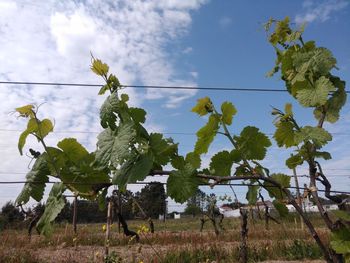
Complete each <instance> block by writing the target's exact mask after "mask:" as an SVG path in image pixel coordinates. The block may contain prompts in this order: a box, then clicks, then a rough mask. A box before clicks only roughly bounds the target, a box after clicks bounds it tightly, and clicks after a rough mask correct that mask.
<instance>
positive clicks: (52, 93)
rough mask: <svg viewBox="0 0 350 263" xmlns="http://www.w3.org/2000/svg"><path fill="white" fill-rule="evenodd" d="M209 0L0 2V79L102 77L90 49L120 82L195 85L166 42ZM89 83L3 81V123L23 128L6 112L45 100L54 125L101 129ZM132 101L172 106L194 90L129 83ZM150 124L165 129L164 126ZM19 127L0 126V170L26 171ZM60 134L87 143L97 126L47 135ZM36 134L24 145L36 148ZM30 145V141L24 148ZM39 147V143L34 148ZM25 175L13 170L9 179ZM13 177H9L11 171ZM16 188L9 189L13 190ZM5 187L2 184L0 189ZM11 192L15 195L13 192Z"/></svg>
mask: <svg viewBox="0 0 350 263" xmlns="http://www.w3.org/2000/svg"><path fill="white" fill-rule="evenodd" d="M206 2H207V1H206V0H190V1H182V0H167V1H157V0H149V1H141V0H133V1H127V0H119V1H114V0H108V1H97V0H87V1H70V0H63V1H54V0H48V1H44V2H43V1H23V0H15V1H12V0H2V1H1V2H0V32H1V38H0V46H1V49H0V60H1V62H2V63H0V79H1V80H13V81H34V82H35V81H40V82H75V83H78V82H83V83H96V82H97V83H99V82H102V81H101V80H100V79H98V78H97V77H96V76H94V75H93V74H92V73H91V72H90V69H89V64H90V52H92V53H93V54H94V56H95V57H98V58H101V59H102V60H103V61H105V62H107V63H108V64H109V65H110V69H111V72H114V73H115V74H116V75H117V76H118V77H119V78H120V81H121V82H122V83H124V84H133V83H136V82H137V83H143V84H146V85H149V84H158V85H159V84H160V85H196V83H195V82H194V81H193V78H192V77H191V75H190V73H188V72H187V74H185V75H187V76H188V79H182V78H178V76H179V75H184V74H183V73H186V72H178V70H177V69H176V68H175V66H174V64H173V62H174V61H173V60H172V57H171V52H168V50H167V49H166V48H165V47H166V45H167V44H168V43H170V41H173V40H177V39H179V38H180V37H182V36H183V35H184V34H186V33H187V32H188V30H189V28H190V25H191V22H192V18H191V12H192V11H194V10H197V9H199V8H200V7H201V6H202V5H203V4H205V3H206ZM97 92H98V88H93V87H43V86H35V85H32V86H2V87H1V89H0V100H1V101H2V106H1V111H0V126H1V127H3V128H7V129H23V128H24V126H25V122H24V121H23V120H18V119H16V118H15V117H14V116H9V115H8V114H7V113H8V112H10V111H11V110H13V109H14V108H15V107H18V106H21V105H25V104H28V103H38V104H40V103H43V102H46V104H44V105H43V106H42V107H41V112H40V116H41V117H49V118H51V119H54V120H55V123H56V126H55V130H80V131H90V130H96V131H98V130H99V129H100V126H99V120H98V109H99V107H100V105H101V103H102V100H103V97H98V96H97V95H96V94H97ZM125 92H127V93H128V94H130V95H131V96H130V98H131V101H130V102H131V104H133V105H140V104H142V103H143V101H144V100H145V99H162V100H164V106H165V107H177V106H179V104H180V103H182V102H183V100H185V99H187V98H189V97H191V96H193V95H194V94H195V93H196V91H186V90H160V91H158V92H157V96H155V95H154V94H153V91H152V90H149V91H144V92H143V91H141V90H137V91H136V90H134V89H130V88H128V89H126V90H125ZM147 125H148V126H149V127H154V128H155V129H156V130H163V129H164V127H162V126H159V125H152V118H151V123H150V122H148V124H147ZM18 135H19V133H17V132H16V133H8V132H0V144H6V145H8V147H7V148H6V149H5V150H6V161H3V162H2V163H1V167H0V171H10V172H11V171H15V170H16V171H25V170H26V169H27V161H28V158H27V157H19V154H18V150H17V147H16V144H17V142H16V140H17V139H18ZM65 136H72V137H77V138H78V140H79V141H81V142H83V143H84V145H85V146H87V147H88V148H89V149H90V150H93V149H94V147H95V143H96V135H95V134H61V133H60V134H56V135H55V134H53V135H51V136H50V137H49V138H48V143H49V144H51V145H52V144H53V145H55V144H56V143H57V141H58V140H59V139H60V138H62V137H65ZM37 145H38V144H37V143H36V142H35V141H34V140H30V141H29V142H28V147H34V148H37V147H38V146H37ZM26 149H28V148H26ZM38 149H39V148H38ZM19 178H21V179H23V178H24V176H23V175H18V176H17V175H16V176H15V177H13V179H19ZM11 179H12V178H11ZM19 188H20V187H18V186H17V189H18V191H13V190H12V192H11V193H12V194H17V193H18V192H19ZM1 191H2V190H1ZM13 197H15V196H13Z"/></svg>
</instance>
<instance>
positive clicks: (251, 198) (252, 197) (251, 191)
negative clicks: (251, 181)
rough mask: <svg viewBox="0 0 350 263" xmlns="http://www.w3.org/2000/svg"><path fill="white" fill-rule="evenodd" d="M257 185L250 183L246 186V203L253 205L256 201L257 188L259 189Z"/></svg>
mask: <svg viewBox="0 0 350 263" xmlns="http://www.w3.org/2000/svg"><path fill="white" fill-rule="evenodd" d="M259 188H260V187H259V186H258V185H251V186H248V192H247V194H246V199H247V200H248V203H249V204H250V205H255V204H256V201H258V190H259Z"/></svg>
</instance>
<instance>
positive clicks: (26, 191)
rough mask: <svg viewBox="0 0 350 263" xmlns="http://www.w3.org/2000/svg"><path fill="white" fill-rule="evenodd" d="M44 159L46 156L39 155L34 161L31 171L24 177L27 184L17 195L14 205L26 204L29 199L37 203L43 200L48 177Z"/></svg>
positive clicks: (48, 172) (48, 171)
mask: <svg viewBox="0 0 350 263" xmlns="http://www.w3.org/2000/svg"><path fill="white" fill-rule="evenodd" d="M46 158H47V156H46V154H41V155H40V156H39V157H38V159H36V161H35V163H34V165H33V167H32V169H31V171H30V172H29V173H27V175H26V182H27V183H26V184H25V185H24V187H23V189H22V191H21V193H20V194H19V195H18V197H17V199H16V204H26V203H28V201H29V198H30V197H32V198H33V199H34V200H36V201H37V202H40V201H41V199H42V198H43V195H44V190H45V186H46V183H47V182H48V181H49V177H48V175H50V170H49V168H48V165H47V160H46ZM38 182H40V183H38Z"/></svg>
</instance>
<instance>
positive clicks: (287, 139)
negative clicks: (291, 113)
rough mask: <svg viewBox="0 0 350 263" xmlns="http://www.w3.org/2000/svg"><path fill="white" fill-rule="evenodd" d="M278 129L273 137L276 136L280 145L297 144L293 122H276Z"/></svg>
mask: <svg viewBox="0 0 350 263" xmlns="http://www.w3.org/2000/svg"><path fill="white" fill-rule="evenodd" d="M276 127H277V129H276V131H275V134H274V135H273V137H274V138H275V140H276V142H277V145H278V146H279V147H283V146H285V147H286V148H288V147H292V146H295V139H294V137H295V130H294V125H293V123H291V122H279V123H278V124H276Z"/></svg>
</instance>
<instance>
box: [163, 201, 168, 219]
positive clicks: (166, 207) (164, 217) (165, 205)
mask: <svg viewBox="0 0 350 263" xmlns="http://www.w3.org/2000/svg"><path fill="white" fill-rule="evenodd" d="M167 203H168V201H167V200H164V215H163V222H164V223H165V220H166V215H167V209H168V206H167Z"/></svg>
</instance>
